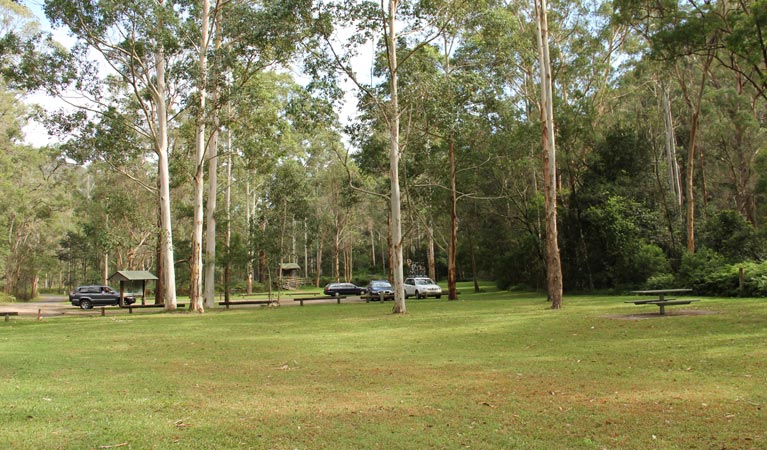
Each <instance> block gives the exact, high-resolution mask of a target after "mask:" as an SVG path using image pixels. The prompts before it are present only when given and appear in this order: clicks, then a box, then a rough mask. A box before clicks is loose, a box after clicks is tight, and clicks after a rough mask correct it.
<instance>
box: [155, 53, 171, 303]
mask: <svg viewBox="0 0 767 450" xmlns="http://www.w3.org/2000/svg"><path fill="white" fill-rule="evenodd" d="M155 63H156V65H157V84H156V86H157V90H156V91H155V92H154V95H155V97H156V98H155V102H156V104H157V117H156V118H157V133H156V136H155V152H156V153H157V166H158V177H159V187H160V224H161V228H162V231H161V239H162V241H161V244H160V246H161V253H162V259H163V275H164V279H163V285H164V286H163V287H164V288H165V294H164V302H165V309H166V310H169V311H170V310H175V309H176V270H175V267H174V263H175V261H174V260H173V228H172V226H171V211H170V172H169V170H168V104H167V100H166V99H167V92H166V90H167V88H166V86H165V53H164V52H163V51H162V49H159V50H158V51H157V53H156V54H155Z"/></svg>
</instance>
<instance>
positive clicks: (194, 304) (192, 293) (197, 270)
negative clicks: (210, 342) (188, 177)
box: [189, 0, 210, 312]
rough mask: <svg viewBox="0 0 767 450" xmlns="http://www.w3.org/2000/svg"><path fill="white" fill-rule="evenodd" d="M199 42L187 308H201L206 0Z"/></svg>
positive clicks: (208, 14) (208, 3)
mask: <svg viewBox="0 0 767 450" xmlns="http://www.w3.org/2000/svg"><path fill="white" fill-rule="evenodd" d="M200 24H201V27H200V43H199V49H198V54H197V56H198V63H199V64H200V69H199V73H198V74H197V76H198V79H197V91H198V95H199V96H200V97H199V100H198V101H199V103H198V105H197V107H198V108H199V110H198V111H197V118H196V122H197V123H196V126H195V140H194V142H195V167H194V169H195V170H194V177H193V185H194V220H193V223H192V255H191V258H190V261H189V272H190V273H189V310H190V311H199V312H203V310H204V309H203V306H202V270H203V269H202V267H203V266H202V222H203V213H204V209H203V208H204V206H203V198H204V193H205V153H206V142H205V120H206V114H207V111H206V110H205V108H206V101H207V95H208V93H207V85H208V83H207V78H208V39H209V29H210V0H202V10H201V17H200Z"/></svg>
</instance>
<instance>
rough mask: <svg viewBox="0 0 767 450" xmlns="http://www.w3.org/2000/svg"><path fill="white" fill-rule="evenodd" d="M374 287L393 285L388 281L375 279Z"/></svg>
mask: <svg viewBox="0 0 767 450" xmlns="http://www.w3.org/2000/svg"><path fill="white" fill-rule="evenodd" d="M373 287H377V288H386V287H391V284H389V283H387V282H386V281H374V282H373Z"/></svg>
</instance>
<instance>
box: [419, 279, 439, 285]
mask: <svg viewBox="0 0 767 450" xmlns="http://www.w3.org/2000/svg"><path fill="white" fill-rule="evenodd" d="M415 284H420V285H425V284H434V282H433V281H431V280H430V279H429V278H422V279H420V280H415Z"/></svg>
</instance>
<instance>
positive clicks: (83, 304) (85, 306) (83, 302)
mask: <svg viewBox="0 0 767 450" xmlns="http://www.w3.org/2000/svg"><path fill="white" fill-rule="evenodd" d="M91 308H93V303H91V301H90V300H80V309H91Z"/></svg>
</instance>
